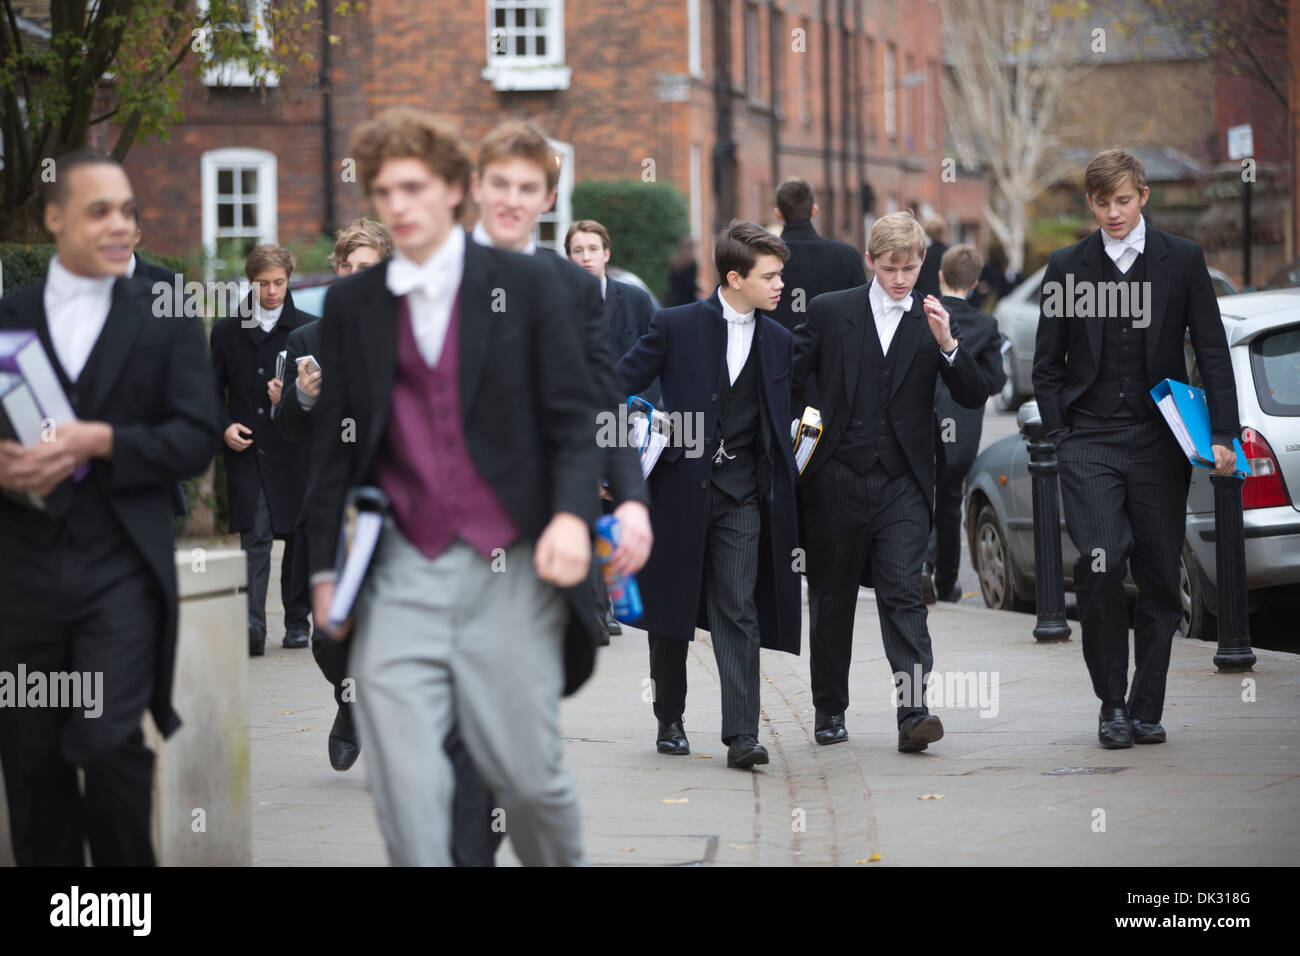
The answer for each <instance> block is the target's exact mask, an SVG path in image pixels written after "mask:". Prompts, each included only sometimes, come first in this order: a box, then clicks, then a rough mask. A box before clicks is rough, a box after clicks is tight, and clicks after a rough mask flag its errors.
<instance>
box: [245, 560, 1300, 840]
mask: <svg viewBox="0 0 1300 956" xmlns="http://www.w3.org/2000/svg"><path fill="white" fill-rule="evenodd" d="M277 550H278V546H277ZM274 567H276V568H278V561H277V562H276V565H274ZM270 592H271V594H272V595H277V594H278V588H277V586H276V585H275V584H274V582H273V583H272V586H271V588H270ZM268 610H269V609H268ZM805 613H806V612H805ZM268 617H269V618H270V621H271V629H272V639H271V640H270V641H268V647H267V655H266V656H265V657H264V658H259V659H255V660H252V661H250V667H251V675H250V676H251V680H250V684H249V691H250V698H251V707H252V722H251V723H252V735H253V741H252V774H253V798H254V810H253V860H254V863H255V864H257V865H262V866H275V865H304V864H321V865H349V866H351V865H367V864H376V865H382V864H384V863H385V862H386V855H385V851H384V847H383V841H382V838H381V836H380V834H379V829H378V824H377V822H376V818H375V812H374V808H373V804H372V802H371V799H370V795H369V793H368V791H367V789H366V778H365V772H366V757H365V752H364V750H363V752H362V756H361V759H360V760H359V761H358V763H357V765H356V766H355V767H353V769H352V770H350V771H348V772H347V773H337V772H335V771H333V770H331V769H330V766H329V761H328V759H327V756H326V740H327V735H328V733H329V728H330V724H331V722H332V720H333V717H334V704H333V698H332V697H331V695H330V689H329V687H328V685H327V684H326V683H325V681H324V679H323V678H322V677H321V676H320V673H319V671H317V669H316V667H315V664H314V663H313V662H312V659H311V655H310V652H309V651H308V650H305V649H304V650H291V651H287V650H283V649H281V648H280V647H279V637H280V636H281V634H282V632H283V626H282V623H281V618H280V616H279V615H275V616H272V615H268ZM1033 623H1034V619H1033V617H1032V616H1031V615H1027V614H1014V613H1009V612H995V611H990V610H987V609H984V608H979V607H971V606H968V605H966V604H961V605H949V604H941V605H938V606H936V607H932V608H931V611H930V633H931V636H932V639H933V641H934V647H935V659H936V667H937V668H938V669H939V672H940V673H941V674H951V675H952V677H951V678H949V679H948V685H950V686H951V688H952V690H953V691H957V690H958V689H960V690H962V691H966V690H967V689H968V688H970V687H971V686H972V684H974V685H976V686H978V685H980V684H981V683H982V686H983V687H984V689H985V691H986V695H985V699H984V702H983V706H981V705H980V703H979V702H978V701H977V700H975V694H974V693H971V694H969V696H968V697H967V698H966V701H965V703H966V706H945V707H936V708H934V710H935V712H936V713H938V714H939V715H940V716H941V717H942V718H943V722H944V727H945V729H946V731H947V735H946V736H945V737H944V739H943V740H942V741H940V742H938V743H937V744H933V745H932V746H931V748H930V750H929V751H927V752H925V753H922V754H900V753H898V752H897V732H896V729H895V726H894V720H893V707H892V704H891V700H890V678H889V668H888V665H887V663H886V661H885V658H884V653H883V650H882V647H881V641H880V630H879V624H878V621H877V617H876V606H875V602H874V599H873V598H872V595H871V592H870V591H863V592H861V599H860V600H859V602H858V614H857V623H856V628H855V633H854V659H853V668H852V672H851V675H850V688H851V692H852V694H853V695H854V699H853V702H852V704H851V705H850V708H849V712H848V715H847V718H846V723H847V725H848V730H849V735H850V736H849V741H848V742H847V743H845V744H838V745H834V746H831V747H818V746H816V745H815V744H814V743H813V704H812V699H811V693H810V691H809V685H808V659H807V648H806V645H807V621H806V617H805V624H804V634H805V651H804V655H803V656H802V657H798V658H796V657H792V656H790V655H788V654H780V653H776V652H772V651H763V653H762V659H761V666H762V675H763V686H762V699H763V716H762V728H761V734H760V740H761V742H762V743H763V744H764V745H765V746H766V747H767V748H768V750H769V752H770V753H771V756H772V762H771V763H770V764H769V765H768V766H766V767H763V768H760V769H758V770H757V771H749V772H747V771H738V770H729V769H727V766H726V747H725V746H723V745H722V743H721V742H720V741H719V739H718V731H719V722H720V711H719V691H718V682H717V671H716V667H715V664H714V661H713V654H712V649H711V647H710V645H709V642H708V635H707V634H704V633H700V634H699V638H700V639H699V640H697V641H695V643H694V644H693V646H692V649H691V654H690V659H689V665H688V667H689V682H690V694H689V696H688V700H687V713H686V730H687V734H688V736H689V737H690V740H691V748H692V753H691V755H690V756H689V757H665V756H661V755H659V754H657V753H656V752H655V749H654V735H655V722H654V716H653V714H652V712H651V709H650V704H649V703H648V700H647V699H643V696H645V697H648V695H646V692H645V683H646V682H647V667H648V655H647V650H646V642H645V637H644V633H643V632H641V631H639V630H634V629H631V628H628V629H626V630H625V633H624V635H623V636H622V637H616V638H614V642H613V644H612V645H611V646H610V647H608V648H604V649H602V651H601V656H600V659H599V663H598V666H597V671H596V675H595V677H593V679H592V680H591V681H590V682H588V684H587V685H586V687H584V688H583V689H582V691H580V692H579V693H578V694H577V695H575V696H574V697H572V698H569V699H567V700H565V702H564V704H563V708H562V714H561V717H562V725H563V729H564V733H565V735H566V741H567V745H566V760H567V762H568V765H569V767H570V769H571V770H572V771H573V772H574V774H575V775H576V776H577V779H578V787H579V793H580V795H581V800H582V814H583V825H584V838H585V841H586V846H587V852H588V855H589V857H590V859H591V862H592V863H594V864H598V865H677V866H680V865H704V864H708V865H738V866H746V865H748V866H754V865H757V866H773V865H775V866H789V865H836V866H895V865H935V864H939V865H965V864H980V865H1012V866H1014V865H1022V864H1037V865H1043V864H1046V865H1059V864H1073V865H1094V866H1095V865H1138V866H1143V865H1152V866H1156V865H1184V864H1201V865H1234V864H1237V865H1296V864H1297V863H1300V828H1297V827H1296V826H1295V821H1296V819H1297V815H1298V812H1300V658H1297V657H1296V656H1295V655H1291V654H1283V653H1277V652H1272V651H1257V652H1256V653H1257V655H1258V657H1259V662H1258V664H1257V665H1256V667H1255V670H1254V672H1253V673H1251V674H1245V675H1229V674H1218V673H1216V672H1215V670H1214V666H1213V664H1212V662H1211V657H1212V656H1213V653H1214V646H1213V645H1212V644H1207V643H1202V642H1199V641H1195V642H1194V641H1186V640H1178V639H1175V646H1174V653H1173V662H1172V665H1171V667H1170V673H1169V692H1168V703H1167V705H1166V709H1165V715H1164V725H1165V727H1166V729H1167V730H1168V732H1169V742H1168V743H1166V744H1162V745H1158V746H1147V747H1134V748H1133V749H1131V750H1118V751H1107V750H1102V749H1101V748H1100V747H1098V746H1097V742H1096V726H1097V721H1096V718H1097V709H1098V704H1097V701H1096V699H1095V698H1094V697H1093V695H1092V691H1091V687H1090V685H1089V683H1088V680H1087V674H1086V670H1085V668H1084V664H1083V657H1082V652H1081V650H1080V644H1079V629H1078V623H1077V622H1071V628H1072V629H1073V639H1072V640H1071V641H1069V642H1067V643H1063V644H1049V645H1038V644H1037V643H1036V642H1035V641H1034V640H1033V637H1032V635H1031V630H1032V627H1033ZM520 639H521V640H525V639H526V635H525V634H520ZM959 674H964V675H967V678H966V679H967V680H968V681H970V682H971V683H966V682H965V681H958V680H956V678H957V675H959ZM972 674H973V675H974V676H973V677H971V676H970V675H972ZM946 686H947V685H946ZM994 688H996V691H997V695H996V698H993V697H992V696H991V694H990V693H988V692H991V691H992V690H993V689H994ZM951 702H952V703H961V701H960V700H958V699H957V698H955V697H954V698H952V699H951ZM995 703H996V706H994V704H995ZM971 704H974V706H971ZM982 711H983V712H984V713H986V714H987V716H982V715H981V712H982ZM499 862H500V863H501V864H502V865H511V864H515V863H516V862H517V861H516V859H515V857H514V856H513V854H512V853H511V850H510V846H509V842H508V841H507V843H506V845H505V846H504V847H503V849H502V851H501V853H500V855H499Z"/></svg>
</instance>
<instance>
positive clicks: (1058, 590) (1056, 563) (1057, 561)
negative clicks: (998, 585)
mask: <svg viewBox="0 0 1300 956" xmlns="http://www.w3.org/2000/svg"><path fill="white" fill-rule="evenodd" d="M1020 433H1021V434H1022V435H1024V436H1025V438H1026V440H1027V441H1028V442H1029V474H1030V478H1031V480H1032V482H1033V489H1034V569H1035V573H1034V592H1035V594H1034V598H1035V600H1034V604H1035V607H1036V610H1037V611H1038V623H1037V624H1036V625H1034V637H1035V638H1036V639H1037V640H1039V641H1068V640H1069V639H1070V625H1069V623H1067V622H1066V620H1065V574H1064V573H1063V571H1062V567H1061V513H1060V508H1059V504H1060V502H1059V499H1058V497H1057V496H1058V492H1057V479H1056V445H1055V444H1053V443H1052V442H1050V441H1048V440H1047V439H1046V438H1045V437H1044V435H1043V423H1042V422H1041V421H1037V420H1031V421H1027V422H1025V423H1024V424H1023V425H1022V426H1021V427H1020Z"/></svg>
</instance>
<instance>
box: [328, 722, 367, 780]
mask: <svg viewBox="0 0 1300 956" xmlns="http://www.w3.org/2000/svg"><path fill="white" fill-rule="evenodd" d="M329 749H330V766H331V767H333V768H334V769H335V770H348V769H350V768H351V766H352V765H353V764H354V763H356V762H357V758H358V757H359V756H361V744H360V742H359V741H358V740H357V731H356V728H355V727H354V726H353V724H352V711H351V710H350V709H349V708H347V707H340V708H339V712H338V713H337V714H335V715H334V726H333V727H331V728H330V748H329Z"/></svg>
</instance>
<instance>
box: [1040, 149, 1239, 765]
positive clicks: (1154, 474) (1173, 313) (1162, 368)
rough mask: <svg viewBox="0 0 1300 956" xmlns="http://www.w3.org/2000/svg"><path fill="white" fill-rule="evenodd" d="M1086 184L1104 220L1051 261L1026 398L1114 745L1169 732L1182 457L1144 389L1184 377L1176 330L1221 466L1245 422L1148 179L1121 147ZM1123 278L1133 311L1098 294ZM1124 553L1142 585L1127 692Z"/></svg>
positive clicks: (1109, 744)
mask: <svg viewBox="0 0 1300 956" xmlns="http://www.w3.org/2000/svg"><path fill="white" fill-rule="evenodd" d="M1084 189H1085V191H1086V193H1087V201H1088V208H1089V209H1091V210H1092V214H1093V215H1094V216H1095V217H1096V219H1097V223H1098V225H1099V226H1100V227H1101V228H1100V229H1099V230H1098V231H1097V232H1094V233H1093V234H1092V235H1090V236H1089V237H1088V238H1086V239H1083V240H1081V241H1079V242H1076V243H1075V244H1074V245H1072V246H1068V247H1067V248H1064V249H1058V250H1056V251H1055V252H1053V253H1052V255H1051V257H1050V258H1049V259H1048V263H1047V272H1046V273H1045V274H1044V276H1043V288H1042V314H1041V315H1040V317H1039V321H1038V334H1037V343H1036V346H1035V349H1034V392H1035V396H1036V397H1037V399H1038V409H1039V412H1040V413H1041V414H1042V417H1043V424H1044V426H1045V427H1046V429H1047V437H1048V438H1050V439H1052V440H1053V441H1055V442H1056V445H1057V448H1058V458H1059V461H1060V473H1061V500H1062V504H1063V506H1064V510H1065V523H1066V527H1067V528H1068V529H1069V532H1070V538H1071V540H1073V541H1074V544H1075V547H1076V548H1078V550H1079V560H1078V561H1077V562H1076V563H1075V567H1074V588H1075V591H1076V592H1077V593H1078V595H1079V620H1080V624H1081V625H1082V628H1083V657H1084V660H1085V661H1086V663H1087V665H1088V673H1089V674H1090V675H1091V677H1092V686H1093V691H1094V692H1095V693H1096V695H1097V697H1098V699H1100V700H1101V714H1100V716H1099V719H1098V729H1097V739H1098V741H1099V742H1100V743H1101V746H1102V747H1105V748H1107V749H1111V750H1113V749H1119V748H1125V747H1131V746H1133V744H1134V743H1139V744H1158V743H1163V742H1164V740H1165V730H1164V728H1163V727H1162V726H1161V725H1160V717H1161V714H1162V711H1163V709H1164V698H1165V675H1166V673H1167V672H1168V670H1169V654H1170V649H1171V645H1172V643H1173V636H1174V631H1175V629H1176V628H1177V626H1178V618H1179V615H1180V614H1181V603H1180V600H1179V595H1178V555H1179V552H1180V550H1181V549H1182V546H1183V526H1184V521H1185V518H1186V511H1187V486H1188V482H1189V481H1190V479H1191V465H1190V463H1189V462H1188V460H1187V458H1186V456H1185V455H1184V454H1183V453H1182V450H1181V449H1180V448H1179V446H1178V442H1177V441H1176V440H1175V438H1174V437H1173V434H1172V433H1171V432H1170V431H1169V429H1168V428H1167V427H1166V425H1165V423H1164V422H1163V421H1162V420H1161V418H1160V416H1159V415H1158V414H1157V413H1156V406H1155V403H1154V402H1153V401H1152V399H1151V395H1150V391H1151V389H1152V387H1154V386H1155V385H1156V384H1158V383H1159V382H1161V381H1162V380H1163V379H1166V378H1168V379H1172V380H1174V381H1177V382H1182V381H1186V379H1187V363H1186V359H1185V358H1184V353H1183V342H1184V339H1185V338H1186V337H1187V336H1188V335H1190V337H1191V341H1192V347H1193V348H1194V349H1195V351H1196V363H1197V366H1198V367H1199V368H1200V370H1201V377H1202V379H1203V381H1204V383H1205V395H1206V399H1207V402H1208V405H1209V412H1210V427H1211V432H1212V441H1213V448H1214V464H1215V472H1216V473H1217V474H1221V475H1226V474H1231V473H1232V471H1233V470H1234V468H1235V467H1236V465H1235V460H1236V459H1235V455H1234V454H1233V451H1232V443H1233V440H1234V439H1235V438H1236V437H1237V435H1238V433H1239V432H1240V431H1241V425H1240V424H1239V423H1238V421H1237V389H1236V382H1235V380H1234V378H1233V374H1232V364H1231V360H1230V359H1229V357H1228V343H1227V338H1226V336H1225V335H1224V331H1223V323H1222V321H1221V320H1220V318H1219V306H1218V303H1217V302H1216V301H1215V297H1214V287H1213V286H1212V285H1211V284H1210V275H1209V272H1208V271H1207V269H1206V266H1205V255H1204V254H1203V253H1202V251H1201V247H1200V246H1198V245H1197V244H1196V243H1194V242H1191V241H1190V240H1187V239H1181V238H1179V237H1178V236H1171V235H1169V234H1168V233H1164V232H1161V231H1160V230H1158V229H1155V228H1153V227H1152V226H1150V225H1149V224H1148V223H1147V221H1146V219H1145V218H1144V217H1143V215H1142V207H1143V206H1145V205H1146V202H1147V199H1148V197H1149V195H1150V191H1149V189H1148V188H1147V185H1146V173H1145V171H1144V170H1143V168H1142V162H1141V160H1139V159H1138V158H1137V157H1136V156H1134V155H1133V154H1132V153H1130V152H1128V151H1127V150H1123V149H1108V150H1105V151H1104V152H1101V153H1098V154H1097V155H1096V156H1095V157H1093V160H1092V162H1090V163H1089V164H1088V168H1087V170H1086V171H1085V173H1084ZM1122 284H1127V285H1128V287H1129V294H1128V295H1127V296H1115V297H1113V298H1114V299H1115V300H1117V301H1120V302H1126V303H1128V304H1130V308H1128V309H1123V310H1120V311H1121V314H1118V315H1115V314H1110V315H1104V314H1102V313H1103V312H1105V311H1107V310H1105V309H1103V308H1100V305H1101V303H1102V302H1104V301H1106V299H1107V297H1108V296H1107V293H1108V290H1109V289H1114V288H1118V287H1119V286H1120V285H1122ZM1062 288H1065V289H1072V290H1074V292H1073V294H1072V295H1071V297H1070V300H1069V301H1065V302H1062V299H1061V294H1060V293H1061V289H1062ZM1089 297H1090V301H1091V305H1089ZM1133 304H1142V305H1143V306H1144V307H1143V308H1136V307H1133ZM1081 306H1082V307H1081ZM1129 561H1131V562H1132V564H1133V578H1134V580H1135V581H1136V582H1137V586H1138V600H1137V611H1136V613H1135V614H1134V629H1133V648H1134V658H1135V663H1136V667H1135V669H1134V673H1133V681H1132V683H1131V685H1130V684H1129V682H1128V610H1127V605H1126V602H1125V599H1124V577H1125V568H1126V565H1127V564H1128V562H1129ZM1126 696H1127V700H1126V699H1125V698H1126Z"/></svg>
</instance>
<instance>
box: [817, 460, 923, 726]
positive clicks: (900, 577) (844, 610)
mask: <svg viewBox="0 0 1300 956" xmlns="http://www.w3.org/2000/svg"><path fill="white" fill-rule="evenodd" d="M800 498H801V504H802V514H803V530H804V540H805V542H806V547H807V549H808V618H809V645H810V647H811V650H812V653H811V664H810V669H811V673H812V692H813V705H814V706H815V707H816V708H817V711H818V712H819V713H823V714H829V715H839V714H843V713H844V711H845V710H847V709H848V706H849V663H850V661H851V659H852V656H853V619H854V615H855V613H856V611H857V604H858V585H859V583H860V582H861V580H862V571H863V568H864V566H865V565H866V563H867V562H868V561H870V562H871V579H872V584H873V585H874V587H875V591H876V611H877V613H878V614H879V615H880V635H881V638H882V639H883V641H884V645H885V657H886V658H888V660H889V666H890V667H891V668H892V669H893V673H894V674H895V675H897V674H905V675H907V684H906V685H905V686H910V687H911V688H912V689H913V691H914V693H913V694H905V695H903V697H902V698H900V700H899V701H898V708H897V712H896V716H897V718H898V722H899V723H902V722H903V720H904V719H905V718H907V717H909V716H911V715H912V714H926V713H929V710H928V709H927V708H926V706H925V700H924V688H925V682H926V678H927V677H928V675H929V673H930V669H931V667H933V666H934V654H933V651H932V650H931V647H930V629H929V626H928V625H927V623H926V618H927V611H926V606H925V596H924V594H923V592H922V590H921V576H920V575H919V574H917V568H919V567H920V566H921V560H922V559H923V558H924V557H925V549H926V545H927V543H928V532H929V528H930V509H929V506H928V504H927V502H926V499H925V494H924V492H922V490H921V486H920V484H919V483H918V482H917V480H916V477H915V476H914V475H913V474H912V472H911V471H910V470H908V471H903V472H900V473H899V474H897V475H891V474H889V472H888V471H886V470H885V468H884V466H883V465H881V464H880V462H878V461H877V462H876V463H875V464H873V465H872V466H871V468H870V469H869V470H868V471H867V473H866V474H865V475H860V474H858V473H857V472H856V471H854V470H853V469H852V468H850V467H849V466H848V465H846V464H844V463H843V462H841V461H839V460H837V459H835V458H832V459H830V461H828V462H826V464H825V465H823V466H822V467H821V468H820V469H819V470H818V471H817V472H816V473H814V474H813V475H811V476H809V480H808V482H807V483H805V484H801V485H800ZM918 669H919V671H920V680H919V681H918V680H917V679H916V674H917V671H918ZM901 683H902V682H901V681H899V680H898V678H895V687H898V686H899V684H901Z"/></svg>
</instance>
